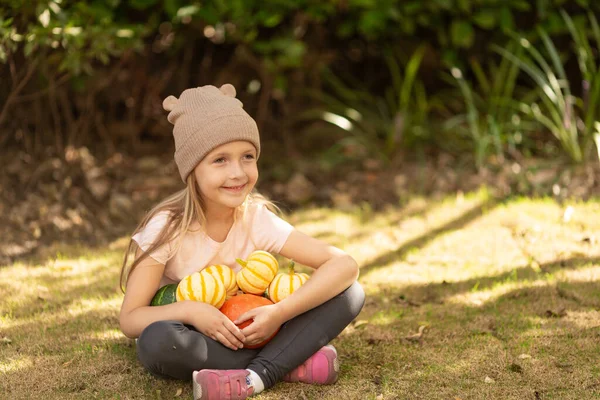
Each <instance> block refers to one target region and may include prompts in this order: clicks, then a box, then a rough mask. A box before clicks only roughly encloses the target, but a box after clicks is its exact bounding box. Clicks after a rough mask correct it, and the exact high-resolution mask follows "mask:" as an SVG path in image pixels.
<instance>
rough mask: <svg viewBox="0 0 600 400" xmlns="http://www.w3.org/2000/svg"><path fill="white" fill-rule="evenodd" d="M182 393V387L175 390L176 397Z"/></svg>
mask: <svg viewBox="0 0 600 400" xmlns="http://www.w3.org/2000/svg"><path fill="white" fill-rule="evenodd" d="M181 393H183V389H182V388H179V389H177V391H176V392H175V397H179V396H181Z"/></svg>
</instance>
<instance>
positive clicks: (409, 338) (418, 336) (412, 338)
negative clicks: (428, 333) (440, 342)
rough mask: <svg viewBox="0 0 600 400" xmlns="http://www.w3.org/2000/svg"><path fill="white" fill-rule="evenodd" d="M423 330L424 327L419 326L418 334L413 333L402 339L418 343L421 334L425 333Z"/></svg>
mask: <svg viewBox="0 0 600 400" xmlns="http://www.w3.org/2000/svg"><path fill="white" fill-rule="evenodd" d="M425 328H426V327H425V325H421V326H419V332H417V333H415V334H414V335H410V336H406V337H405V338H404V339H406V340H410V341H412V342H418V341H420V340H421V338H423V332H425Z"/></svg>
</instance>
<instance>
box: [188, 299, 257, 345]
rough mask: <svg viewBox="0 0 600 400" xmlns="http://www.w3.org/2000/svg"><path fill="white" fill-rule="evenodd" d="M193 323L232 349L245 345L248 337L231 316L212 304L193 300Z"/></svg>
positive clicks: (198, 328)
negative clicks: (227, 315) (228, 316)
mask: <svg viewBox="0 0 600 400" xmlns="http://www.w3.org/2000/svg"><path fill="white" fill-rule="evenodd" d="M192 303H193V305H192V308H191V310H192V311H191V312H192V316H191V321H192V325H193V326H194V327H195V328H196V329H197V330H198V331H199V332H202V333H203V334H205V335H206V336H208V337H209V338H211V339H213V340H217V341H219V342H220V343H221V344H223V345H224V346H225V347H229V348H230V349H231V350H237V349H241V348H242V347H244V341H245V340H246V337H245V336H244V334H243V333H242V331H241V330H240V329H239V328H238V327H237V326H235V324H234V323H233V322H231V320H230V319H229V318H227V317H226V316H225V314H223V313H222V312H221V311H219V310H218V309H217V308H215V307H214V306H212V305H210V304H206V303H201V302H197V301H194V302H192Z"/></svg>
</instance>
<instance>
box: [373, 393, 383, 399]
mask: <svg viewBox="0 0 600 400" xmlns="http://www.w3.org/2000/svg"><path fill="white" fill-rule="evenodd" d="M375 399H376V400H383V395H382V394H378V395H377V397H375Z"/></svg>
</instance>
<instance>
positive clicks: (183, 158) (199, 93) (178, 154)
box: [163, 83, 260, 183]
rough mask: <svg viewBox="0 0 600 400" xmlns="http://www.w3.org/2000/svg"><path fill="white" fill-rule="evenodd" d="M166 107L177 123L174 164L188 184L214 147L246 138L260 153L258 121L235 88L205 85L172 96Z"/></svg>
mask: <svg viewBox="0 0 600 400" xmlns="http://www.w3.org/2000/svg"><path fill="white" fill-rule="evenodd" d="M163 108H164V109H165V110H166V111H170V112H169V115H168V117H167V119H168V120H169V122H170V123H172V124H173V125H174V128H173V136H174V138H175V164H177V168H178V169H179V175H181V179H183V182H184V183H185V181H186V179H187V177H188V175H189V174H190V172H192V171H193V170H194V168H196V165H198V163H199V162H200V161H201V160H202V159H203V158H204V157H205V156H206V155H207V154H208V153H209V152H210V151H211V150H213V149H214V148H215V147H217V146H220V145H222V144H225V143H229V142H234V141H236V140H246V141H248V142H250V143H252V144H253V145H254V147H256V157H257V158H258V156H259V155H260V137H259V134H258V127H257V126H256V122H254V120H253V119H252V117H250V115H248V113H246V111H244V109H243V104H242V102H241V101H239V100H238V99H236V98H235V88H234V87H233V85H230V84H228V83H226V84H225V85H223V86H221V87H220V88H216V87H215V86H210V85H209V86H202V87H197V88H192V89H187V90H184V91H183V93H181V96H179V99H178V98H176V97H175V96H169V97H167V98H166V99H165V100H164V101H163Z"/></svg>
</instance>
